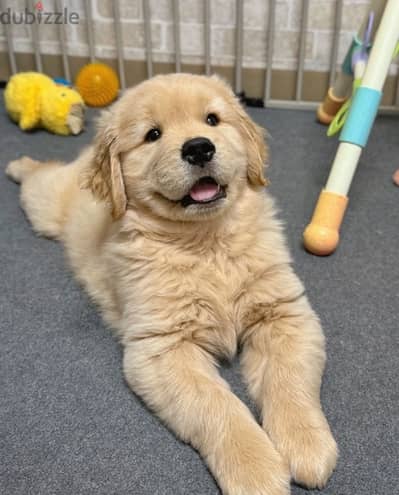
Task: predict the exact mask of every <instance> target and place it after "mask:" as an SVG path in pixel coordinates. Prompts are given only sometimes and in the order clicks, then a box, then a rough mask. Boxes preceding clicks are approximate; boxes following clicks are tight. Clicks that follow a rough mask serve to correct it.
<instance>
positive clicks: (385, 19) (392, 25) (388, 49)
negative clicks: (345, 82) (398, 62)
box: [362, 0, 399, 90]
mask: <svg viewBox="0 0 399 495" xmlns="http://www.w3.org/2000/svg"><path fill="white" fill-rule="evenodd" d="M379 34H381V36H379ZM398 39H399V1H398V0H389V1H388V2H387V4H386V7H385V11H384V14H383V16H382V19H381V23H380V26H379V28H378V31H377V35H376V38H375V40H374V44H373V48H372V50H371V53H370V58H369V61H368V64H367V67H366V72H365V74H364V77H363V81H362V86H366V87H368V88H373V89H377V90H381V89H382V87H383V85H384V82H385V79H386V76H387V74H388V69H389V66H390V65H391V62H392V56H393V52H394V50H395V46H396V43H397V41H398Z"/></svg>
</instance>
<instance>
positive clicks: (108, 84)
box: [75, 62, 119, 107]
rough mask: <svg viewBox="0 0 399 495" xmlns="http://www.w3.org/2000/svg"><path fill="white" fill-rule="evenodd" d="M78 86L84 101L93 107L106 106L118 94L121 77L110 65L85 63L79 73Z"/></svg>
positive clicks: (76, 83)
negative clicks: (119, 77)
mask: <svg viewBox="0 0 399 495" xmlns="http://www.w3.org/2000/svg"><path fill="white" fill-rule="evenodd" d="M75 85H76V88H77V90H78V91H79V93H80V94H81V96H82V98H83V100H84V102H85V103H86V104H87V105H90V106H91V107H104V106H106V105H109V104H110V103H112V102H113V101H114V100H115V98H116V97H117V96H118V92H119V79H118V76H117V75H116V72H115V71H114V70H113V69H112V68H111V67H109V66H108V65H105V64H101V63H97V62H95V63H92V64H88V65H85V66H84V67H83V68H82V69H81V70H80V71H79V73H78V75H77V77H76V82H75Z"/></svg>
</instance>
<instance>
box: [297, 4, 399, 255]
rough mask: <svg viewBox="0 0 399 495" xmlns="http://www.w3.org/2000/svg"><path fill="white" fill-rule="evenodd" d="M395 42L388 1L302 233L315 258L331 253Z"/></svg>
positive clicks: (397, 9)
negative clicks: (321, 185) (314, 203)
mask: <svg viewBox="0 0 399 495" xmlns="http://www.w3.org/2000/svg"><path fill="white" fill-rule="evenodd" d="M398 39H399V0H388V1H387V3H386V7H385V10H384V13H383V16H382V19H381V22H380V25H379V27H378V30H377V33H376V36H375V40H374V44H373V47H372V49H371V53H370V58H369V60H368V63H367V67H366V70H365V73H364V77H363V80H362V83H361V85H360V87H359V88H358V89H357V91H356V94H355V96H354V98H353V102H352V104H351V107H350V110H349V114H348V117H347V119H346V122H345V125H344V127H343V129H342V132H341V135H340V137H339V140H340V144H339V146H338V150H337V154H336V156H335V159H334V162H333V164H332V167H331V171H330V175H329V178H328V181H327V184H326V186H325V188H324V189H323V190H322V192H321V194H320V196H319V199H318V202H317V205H316V208H315V211H314V213H313V217H312V220H311V222H310V224H309V225H308V226H307V228H306V229H305V232H304V236H303V237H304V245H305V247H306V249H307V250H308V251H310V252H311V253H313V254H317V255H321V256H323V255H328V254H331V253H332V252H333V251H335V249H336V247H337V246H338V242H339V229H340V226H341V223H342V220H343V217H344V214H345V209H346V206H347V203H348V196H347V195H348V192H349V189H350V186H351V183H352V179H353V176H354V174H355V171H356V167H357V164H358V162H359V158H360V155H361V153H362V149H363V148H364V147H365V146H366V143H367V140H368V137H369V134H370V131H371V129H372V127H373V123H374V120H375V117H376V115H377V111H378V107H379V104H380V100H381V96H382V87H383V85H384V82H385V79H386V77H387V74H388V70H389V66H390V64H391V61H392V55H393V53H394V50H395V47H396V43H397V41H398Z"/></svg>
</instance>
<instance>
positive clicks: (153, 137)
mask: <svg viewBox="0 0 399 495" xmlns="http://www.w3.org/2000/svg"><path fill="white" fill-rule="evenodd" d="M161 136H162V132H161V131H160V129H158V128H155V129H150V130H149V131H148V132H147V134H146V135H145V140H146V141H147V142H149V143H152V142H153V141H157V140H158V139H159V138H160V137H161Z"/></svg>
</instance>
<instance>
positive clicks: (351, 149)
mask: <svg viewBox="0 0 399 495" xmlns="http://www.w3.org/2000/svg"><path fill="white" fill-rule="evenodd" d="M361 153H362V148H361V147H360V146H357V145H356V144H352V143H340V145H339V146H338V150H337V154H336V155H335V159H334V162H333V164H332V167H331V171H330V175H329V177H328V181H327V184H326V187H325V189H326V191H330V192H333V193H336V194H342V195H343V196H346V195H347V194H348V192H349V188H350V187H351V183H352V179H353V176H354V175H355V171H356V167H357V163H358V161H359V158H360V155H361Z"/></svg>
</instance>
